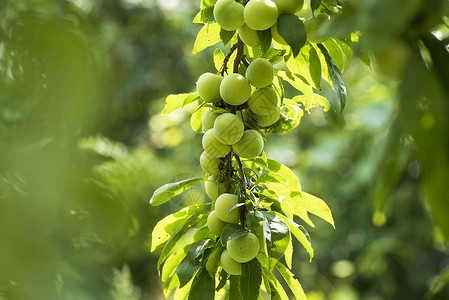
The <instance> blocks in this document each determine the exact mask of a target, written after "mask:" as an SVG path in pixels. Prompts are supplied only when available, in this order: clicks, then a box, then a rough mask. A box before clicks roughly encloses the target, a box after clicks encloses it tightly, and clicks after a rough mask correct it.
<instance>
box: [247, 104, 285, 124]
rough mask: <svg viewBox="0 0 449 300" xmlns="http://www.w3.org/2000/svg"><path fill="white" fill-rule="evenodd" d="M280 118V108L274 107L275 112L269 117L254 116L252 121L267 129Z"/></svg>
mask: <svg viewBox="0 0 449 300" xmlns="http://www.w3.org/2000/svg"><path fill="white" fill-rule="evenodd" d="M280 116H281V108H280V107H279V106H276V110H275V111H274V112H272V113H271V114H269V115H266V116H258V115H256V114H254V115H253V118H254V120H256V122H257V125H259V126H261V127H268V126H271V125H273V124H274V123H276V122H277V121H278V120H279V117H280Z"/></svg>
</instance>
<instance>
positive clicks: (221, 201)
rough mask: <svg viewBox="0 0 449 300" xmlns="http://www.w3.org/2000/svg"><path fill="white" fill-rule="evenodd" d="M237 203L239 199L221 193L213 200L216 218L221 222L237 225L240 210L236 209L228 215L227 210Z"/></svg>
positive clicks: (235, 196) (232, 195)
mask: <svg viewBox="0 0 449 300" xmlns="http://www.w3.org/2000/svg"><path fill="white" fill-rule="evenodd" d="M238 202H239V197H238V196H237V195H234V194H229V193H223V194H221V195H220V196H218V198H217V200H215V211H216V213H217V217H218V218H219V219H220V220H222V221H223V222H227V223H234V224H237V223H238V222H239V220H240V211H241V208H240V207H237V208H235V209H233V210H231V212H230V213H229V214H228V210H229V208H230V207H232V206H233V205H235V204H237V203H238Z"/></svg>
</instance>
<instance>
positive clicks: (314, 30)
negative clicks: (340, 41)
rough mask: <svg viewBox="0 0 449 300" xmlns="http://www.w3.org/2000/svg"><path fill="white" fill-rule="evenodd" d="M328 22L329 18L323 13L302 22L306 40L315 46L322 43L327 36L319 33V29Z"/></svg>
mask: <svg viewBox="0 0 449 300" xmlns="http://www.w3.org/2000/svg"><path fill="white" fill-rule="evenodd" d="M328 21H329V16H328V15H327V14H325V13H319V14H316V15H315V16H314V17H311V18H309V19H307V20H306V21H305V22H304V25H305V26H306V32H307V39H308V40H309V41H310V42H312V43H315V44H318V43H322V42H324V41H325V40H326V39H327V36H325V35H323V34H322V33H321V32H320V28H321V27H322V26H323V24H325V23H326V22H328Z"/></svg>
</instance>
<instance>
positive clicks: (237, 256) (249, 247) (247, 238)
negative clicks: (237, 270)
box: [226, 232, 260, 263]
mask: <svg viewBox="0 0 449 300" xmlns="http://www.w3.org/2000/svg"><path fill="white" fill-rule="evenodd" d="M226 249H227V250H228V252H229V255H230V256H231V257H232V258H233V259H234V260H235V261H237V262H239V263H246V262H249V261H250V260H252V259H253V258H255V257H256V256H257V253H259V250H260V241H259V239H258V238H257V236H256V235H255V234H254V233H251V232H248V233H246V234H245V235H242V236H240V237H238V238H236V239H232V240H230V241H228V242H227V244H226Z"/></svg>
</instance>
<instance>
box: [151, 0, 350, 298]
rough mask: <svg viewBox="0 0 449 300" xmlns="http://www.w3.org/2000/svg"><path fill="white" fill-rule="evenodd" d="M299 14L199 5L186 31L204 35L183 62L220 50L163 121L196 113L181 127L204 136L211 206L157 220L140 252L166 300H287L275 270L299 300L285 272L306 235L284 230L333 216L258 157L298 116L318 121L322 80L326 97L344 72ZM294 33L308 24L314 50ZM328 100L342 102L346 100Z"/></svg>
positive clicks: (243, 4) (281, 169)
mask: <svg viewBox="0 0 449 300" xmlns="http://www.w3.org/2000/svg"><path fill="white" fill-rule="evenodd" d="M312 3H313V4H314V5H311V3H310V1H307V5H308V6H307V7H306V8H303V10H304V11H306V12H307V11H311V8H314V10H316V9H317V8H318V7H316V6H317V5H316V3H317V2H316V1H312ZM303 5H304V3H303V0H288V1H282V0H276V1H271V0H249V1H235V0H218V1H214V0H202V1H201V10H200V12H199V13H198V14H197V16H196V17H195V19H194V22H196V23H203V24H204V27H203V28H202V29H201V30H200V32H199V33H198V36H197V38H196V41H195V45H194V49H193V52H194V53H197V52H199V51H202V50H203V49H206V48H207V47H209V46H212V45H215V44H216V43H218V42H219V41H222V42H223V44H224V45H226V44H228V43H229V42H231V46H230V48H229V50H228V53H227V54H226V55H225V54H224V53H223V52H222V50H221V49H220V48H217V49H216V50H215V52H214V62H215V67H216V71H217V72H216V73H213V72H208V73H204V74H202V75H201V76H200V77H199V78H198V81H197V83H196V88H197V91H196V92H194V93H190V94H180V95H170V96H168V97H167V104H166V106H165V108H164V110H163V112H162V113H163V114H169V113H171V112H172V111H174V110H175V109H178V108H181V107H183V106H184V105H189V104H193V103H196V104H197V105H198V108H201V109H197V110H196V111H195V112H194V113H193V114H192V117H191V118H192V120H191V124H198V123H201V126H199V127H198V126H194V128H193V129H194V130H195V131H196V132H198V133H202V134H203V138H202V146H203V150H204V151H203V153H202V154H201V155H200V160H199V162H200V166H201V168H202V169H203V170H204V172H205V173H206V174H205V176H204V181H205V190H206V193H207V195H208V197H209V198H210V200H211V201H210V202H208V203H205V204H194V205H191V206H188V207H185V208H183V209H181V210H180V211H178V212H176V213H174V214H172V215H169V216H167V217H165V218H164V219H162V220H161V221H160V222H159V223H158V224H157V225H156V227H155V228H154V230H153V234H152V244H151V251H154V250H155V249H156V248H157V247H158V246H160V245H164V247H163V249H162V252H161V254H160V257H159V261H158V270H161V271H162V273H161V276H162V280H163V281H164V293H165V295H166V296H167V297H168V296H169V295H172V296H173V297H174V298H175V299H198V297H201V298H206V299H214V298H215V297H216V296H217V297H218V295H220V297H222V296H224V295H227V296H225V297H226V299H245V300H246V299H258V297H259V296H260V293H265V294H266V295H268V297H269V298H270V299H288V297H287V292H286V291H285V290H284V288H283V287H282V285H281V284H280V283H279V281H278V278H277V277H275V276H274V275H273V274H272V271H273V269H274V268H276V269H277V270H279V272H280V274H281V275H282V276H283V277H284V279H285V280H286V281H287V282H288V283H289V286H290V289H291V292H292V293H293V295H294V296H295V298H296V299H306V297H305V293H304V291H303V289H302V287H301V285H300V283H299V282H298V281H297V280H296V278H295V277H294V275H293V273H292V272H291V271H290V270H289V268H290V269H291V267H292V254H293V243H292V235H293V236H294V237H295V238H296V239H298V241H299V242H300V243H301V244H302V245H303V246H304V248H305V249H306V250H307V251H308V253H309V256H310V259H312V257H313V248H312V246H311V244H310V240H309V235H308V233H307V231H306V229H305V228H304V227H303V226H302V225H299V224H297V223H296V221H294V219H296V218H298V219H302V221H304V222H305V223H306V224H308V225H310V226H314V224H313V223H312V221H311V220H310V218H309V217H308V214H309V213H311V214H314V215H316V216H318V217H320V218H322V219H324V220H325V221H327V222H329V223H330V224H331V225H332V226H334V223H333V219H332V214H331V212H330V210H329V208H328V207H327V205H326V203H325V202H324V201H323V200H321V199H319V198H317V197H315V196H311V195H310V194H307V193H305V192H303V191H301V185H300V183H299V180H298V178H297V177H296V176H295V175H294V173H293V171H292V170H290V169H289V168H288V167H287V166H285V165H283V164H281V163H279V162H276V161H274V160H271V159H269V158H267V157H266V155H265V153H264V151H263V149H264V145H265V142H266V141H267V138H268V134H269V133H272V132H277V133H286V132H289V131H291V130H293V129H294V128H296V127H297V126H298V125H299V123H300V120H301V118H302V116H303V113H304V110H307V111H308V110H310V109H312V108H315V107H318V106H322V107H323V108H324V110H325V111H327V110H329V108H330V105H329V102H328V101H327V100H326V98H325V97H323V95H322V94H321V93H320V83H321V80H322V78H323V80H326V81H328V82H330V83H331V84H332V85H333V88H334V90H335V91H342V90H344V91H345V88H344V86H342V85H343V82H342V81H341V80H338V81H333V78H336V77H335V76H336V75H335V74H337V75H338V74H340V75H341V73H338V72H341V71H340V70H341V69H343V67H344V66H338V64H337V63H335V62H334V58H339V57H341V56H342V55H343V51H342V50H341V48H339V47H335V45H337V46H338V43H340V42H341V40H339V39H337V38H332V37H323V36H320V34H319V30H318V29H317V28H316V27H317V26H318V27H319V24H318V25H317V24H316V22H314V21H309V22H307V20H304V18H301V17H299V15H295V14H296V13H298V14H299V13H301V12H303V13H302V15H304V11H303V10H301V8H302V7H303ZM304 7H305V5H304ZM318 10H322V11H323V12H321V13H323V14H324V13H325V12H326V11H328V10H327V9H326V7H320V8H318ZM326 16H327V18H328V17H329V16H328V15H326ZM310 18H313V16H310ZM320 18H321V17H320ZM304 21H306V23H311V24H314V25H313V26H315V27H314V28H313V30H314V32H315V33H314V40H318V38H320V40H319V41H320V42H323V44H315V43H314V42H313V41H310V40H307V38H306V36H307V28H306V26H305V25H304V23H305V22H304ZM322 47H323V48H322ZM279 65H281V67H280V68H277V67H274V66H279ZM339 67H341V68H339ZM330 68H332V71H333V72H332V74H333V75H332V78H331V76H330V75H329V73H330V71H329V70H330ZM230 70H232V73H231V72H230ZM285 82H288V83H289V84H291V85H292V86H293V87H294V88H296V89H297V90H298V94H297V95H296V96H295V97H293V98H292V99H288V98H286V97H285V94H284V88H283V84H284V83H285ZM338 95H339V96H340V97H342V99H340V100H341V102H342V103H344V102H346V99H345V94H343V93H338ZM343 98H344V99H343ZM175 100H176V103H174V101H175ZM205 108H206V109H205ZM201 180H203V178H201V177H199V178H192V179H189V180H184V181H180V182H177V183H171V184H167V185H164V186H162V187H161V188H159V189H158V190H157V193H156V192H155V193H154V194H153V197H152V198H151V200H150V203H152V204H153V205H161V204H162V203H164V202H166V201H168V200H169V199H170V196H172V197H174V196H176V195H178V194H179V193H181V192H183V191H184V190H186V189H188V188H190V187H191V186H192V185H193V184H194V183H196V182H197V181H201ZM282 258H284V259H285V264H286V266H285V265H284V264H283V263H282V262H281V261H280V260H281V259H282ZM161 267H162V268H161ZM249 278H250V279H251V280H249Z"/></svg>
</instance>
